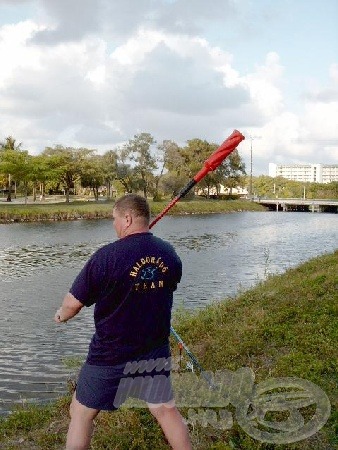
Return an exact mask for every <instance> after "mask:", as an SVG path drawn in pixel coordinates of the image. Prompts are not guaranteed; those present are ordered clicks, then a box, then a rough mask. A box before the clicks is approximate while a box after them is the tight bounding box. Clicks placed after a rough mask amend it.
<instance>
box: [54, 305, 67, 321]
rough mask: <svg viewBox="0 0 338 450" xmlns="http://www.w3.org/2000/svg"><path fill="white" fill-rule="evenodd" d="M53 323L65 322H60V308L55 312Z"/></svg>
mask: <svg viewBox="0 0 338 450" xmlns="http://www.w3.org/2000/svg"><path fill="white" fill-rule="evenodd" d="M54 321H55V322H56V323H61V322H66V321H65V320H62V307H61V308H59V309H58V310H57V311H56V313H55V316H54Z"/></svg>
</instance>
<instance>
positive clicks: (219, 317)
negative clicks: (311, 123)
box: [0, 251, 338, 450]
mask: <svg viewBox="0 0 338 450" xmlns="http://www.w3.org/2000/svg"><path fill="white" fill-rule="evenodd" d="M337 303H338V251H336V252H335V253H333V254H330V255H325V256H322V257H319V258H316V259H314V260H311V261H309V262H307V263H305V264H303V265H301V266H299V267H298V268H295V269H290V270H288V271H287V272H286V273H284V274H282V275H277V276H273V277H270V278H268V279H267V280H266V281H265V282H262V283H260V284H259V285H258V286H257V287H255V288H253V289H251V290H248V291H246V292H244V293H243V294H241V295H239V296H238V297H237V298H234V299H227V300H226V301H224V302H220V303H217V304H213V305H210V306H208V307H206V308H203V309H202V310H199V311H197V312H194V313H189V314H188V313H180V314H179V315H178V316H177V317H176V318H175V323H174V326H175V328H176V330H177V331H178V332H179V333H180V334H181V336H182V337H183V338H184V340H185V342H186V343H187V344H188V346H189V348H190V349H191V350H192V351H193V352H194V353H195V355H196V356H197V357H198V359H199V361H200V363H201V364H202V365H203V366H204V367H205V368H207V369H208V370H211V371H213V372H215V371H216V370H225V369H227V370H231V371H235V370H237V369H240V368H241V367H249V368H251V369H252V370H253V371H254V373H255V382H256V383H260V382H262V381H263V380H268V379H271V378H273V377H299V378H302V379H305V380H309V381H311V382H312V383H315V384H316V385H317V386H319V387H320V388H321V389H322V390H323V391H324V392H325V393H326V394H327V395H328V397H329V399H330V403H331V406H332V411H331V415H330V418H329V420H328V422H327V423H326V424H325V425H324V427H323V428H322V429H321V430H320V431H318V432H317V433H316V434H314V435H313V436H311V437H307V438H306V439H305V440H303V441H300V442H296V443H293V444H285V445H282V444H280V445H277V444H265V443H262V442H259V441H258V440H254V439H253V438H251V437H250V436H248V434H246V433H245V432H244V431H243V430H242V428H240V427H239V425H238V424H237V422H236V417H235V415H234V414H233V418H234V424H233V426H232V427H231V428H230V429H228V430H222V429H218V428H215V427H212V426H205V427H204V426H203V424H196V425H194V426H190V432H191V438H192V441H193V448H194V449H198V450H207V449H210V450H211V449H213V450H231V449H240V450H251V449H253V450H258V449H264V450H272V449H283V450H296V449H297V450H305V449H307V450H308V449H311V450H330V449H332V450H333V449H335V448H337V445H338V440H337V429H336V428H335V427H337V422H338V421H337V419H338V416H337V382H338V380H337V373H338V371H337V369H338V367H337V357H336V356H337V341H338V335H337ZM176 347H177V346H176V345H175V346H173V348H174V351H176V350H175V349H176ZM68 404H69V398H64V399H61V400H60V401H59V402H57V403H56V404H54V405H51V406H50V407H45V408H38V407H34V408H28V407H22V408H20V409H19V410H17V411H16V412H14V413H13V414H12V415H10V416H9V417H8V418H7V419H2V420H1V421H0V430H1V432H0V448H4V449H7V450H16V449H17V450H19V449H20V450H21V449H24V450H26V449H27V450H29V449H32V450H33V449H34V450H51V449H62V448H63V445H64V438H65V433H66V430H67V426H68V418H67V408H68ZM227 409H228V410H229V411H231V412H232V413H234V410H233V409H231V407H229V408H227ZM182 413H183V415H185V417H186V414H187V410H186V409H183V410H182ZM307 413H308V414H309V411H307ZM305 415H306V413H305ZM92 448H93V449H95V450H103V449H112V450H114V449H115V450H117V449H118V450H129V449H135V450H136V449H137V450H147V449H153V448H154V449H156V450H161V449H163V450H164V449H168V446H167V444H166V442H165V440H164V439H163V437H162V434H161V431H160V430H159V428H158V427H157V425H156V424H155V423H154V421H153V420H152V418H151V417H150V415H149V413H148V412H147V411H146V410H140V409H126V408H125V409H121V410H120V411H118V412H116V413H113V414H111V413H102V414H101V415H99V417H98V419H97V422H96V428H95V434H94V438H93V447H92Z"/></svg>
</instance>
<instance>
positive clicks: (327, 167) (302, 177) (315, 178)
mask: <svg viewBox="0 0 338 450" xmlns="http://www.w3.org/2000/svg"><path fill="white" fill-rule="evenodd" d="M269 177H273V178H275V177H283V178H286V179H288V180H294V181H303V182H307V181H308V182H311V183H313V182H315V183H330V182H331V181H338V164H274V163H269Z"/></svg>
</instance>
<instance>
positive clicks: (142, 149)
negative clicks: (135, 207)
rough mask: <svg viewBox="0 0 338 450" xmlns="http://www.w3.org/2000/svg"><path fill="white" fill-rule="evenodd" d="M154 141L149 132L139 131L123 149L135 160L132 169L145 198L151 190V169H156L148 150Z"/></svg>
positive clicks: (154, 160) (153, 158)
mask: <svg viewBox="0 0 338 450" xmlns="http://www.w3.org/2000/svg"><path fill="white" fill-rule="evenodd" d="M155 143H156V141H155V140H154V138H153V137H152V136H151V135H150V134H149V133H141V134H137V135H135V136H134V139H131V140H130V141H129V142H128V144H126V145H125V150H127V151H128V152H130V157H131V160H132V161H134V162H135V167H134V171H135V174H136V175H137V176H138V184H139V186H140V188H141V189H142V190H143V195H144V197H145V198H147V197H148V192H149V191H150V190H151V183H152V181H153V171H154V170H155V169H157V164H156V158H155V156H153V155H152V154H151V151H150V147H151V146H152V145H153V144H155Z"/></svg>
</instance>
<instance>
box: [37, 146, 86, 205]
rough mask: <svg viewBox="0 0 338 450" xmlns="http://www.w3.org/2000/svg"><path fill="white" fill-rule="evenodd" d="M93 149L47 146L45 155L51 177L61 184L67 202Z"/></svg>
mask: <svg viewBox="0 0 338 450" xmlns="http://www.w3.org/2000/svg"><path fill="white" fill-rule="evenodd" d="M90 152H91V150H88V149H84V148H80V149H75V148H72V147H63V146H62V145H56V146H55V147H54V148H52V147H46V148H45V150H44V151H43V155H44V156H45V157H46V158H47V159H46V161H47V165H48V170H49V172H50V175H51V177H53V178H54V180H55V181H56V182H57V183H58V184H61V186H62V187H63V189H64V192H65V195H66V202H67V203H69V195H70V191H71V189H73V188H74V184H75V182H76V181H78V180H79V179H80V176H81V169H82V163H83V161H84V159H85V158H86V156H87V155H88V153H90Z"/></svg>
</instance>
